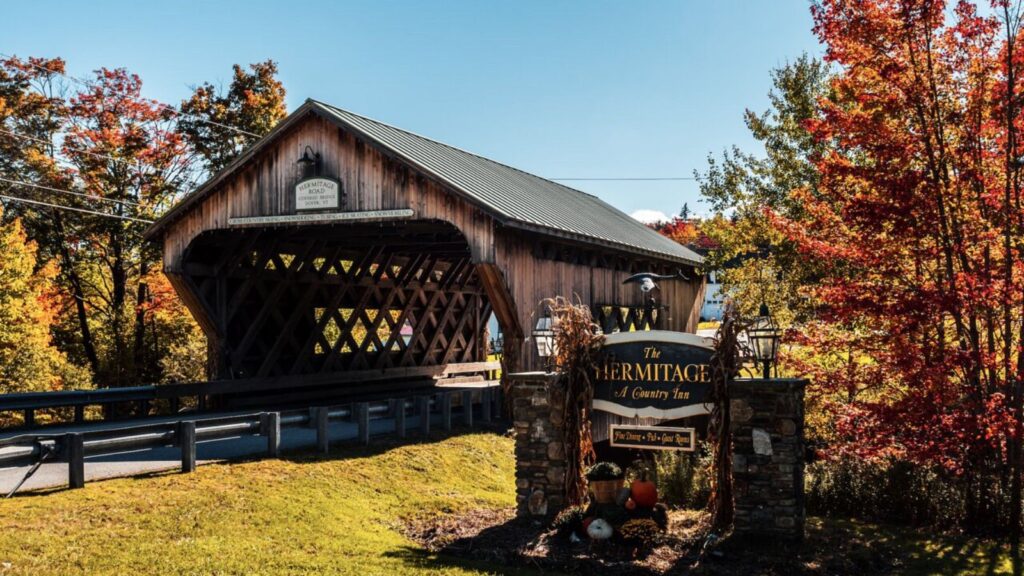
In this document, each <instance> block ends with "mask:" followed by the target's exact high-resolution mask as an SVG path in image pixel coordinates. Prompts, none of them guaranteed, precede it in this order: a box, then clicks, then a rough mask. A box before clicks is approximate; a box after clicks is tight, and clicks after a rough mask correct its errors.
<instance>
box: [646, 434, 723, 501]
mask: <svg viewBox="0 0 1024 576" xmlns="http://www.w3.org/2000/svg"><path fill="white" fill-rule="evenodd" d="M710 469H711V454H710V452H709V451H708V449H707V443H705V442H700V443H698V445H697V450H696V451H694V452H675V451H664V452H658V453H657V454H655V456H654V471H655V474H656V478H657V482H658V494H659V497H660V500H661V501H662V502H664V503H665V504H668V505H669V506H675V507H681V508H704V507H705V506H706V505H707V502H708V496H709V495H710V494H711V477H710V476H709V475H708V471H709V470H710Z"/></svg>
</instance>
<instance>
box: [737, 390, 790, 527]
mask: <svg viewBox="0 0 1024 576" xmlns="http://www.w3.org/2000/svg"><path fill="white" fill-rule="evenodd" d="M806 383H807V382H806V380H789V379H785V380H761V379H740V380H736V381H735V382H733V383H731V384H730V385H729V398H730V401H729V402H730V406H729V417H730V428H731V430H732V442H733V452H732V471H733V474H732V477H733V490H734V497H735V502H736V520H735V527H734V532H735V534H737V535H744V534H749V535H758V536H771V537H776V538H784V539H792V540H799V539H802V538H803V535H804V386H805V385H806Z"/></svg>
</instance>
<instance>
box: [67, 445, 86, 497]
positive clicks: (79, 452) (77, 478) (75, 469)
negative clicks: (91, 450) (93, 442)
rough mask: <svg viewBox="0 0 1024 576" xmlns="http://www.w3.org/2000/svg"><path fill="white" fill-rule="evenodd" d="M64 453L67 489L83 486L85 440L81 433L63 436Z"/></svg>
mask: <svg viewBox="0 0 1024 576" xmlns="http://www.w3.org/2000/svg"><path fill="white" fill-rule="evenodd" d="M64 451H65V453H66V454H67V460H68V487H69V488H82V487H84V486H85V438H84V437H83V436H82V434H81V433H78V432H70V433H68V434H65V435H64Z"/></svg>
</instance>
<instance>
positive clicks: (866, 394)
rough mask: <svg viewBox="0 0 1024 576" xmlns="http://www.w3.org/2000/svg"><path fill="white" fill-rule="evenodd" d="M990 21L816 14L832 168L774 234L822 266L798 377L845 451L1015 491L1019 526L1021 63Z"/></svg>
mask: <svg viewBox="0 0 1024 576" xmlns="http://www.w3.org/2000/svg"><path fill="white" fill-rule="evenodd" d="M993 7H994V9H995V10H994V12H995V14H994V15H991V16H986V15H981V14H979V12H978V10H977V8H976V7H975V6H974V5H973V4H971V3H969V2H960V3H958V4H957V5H956V6H955V9H954V10H953V11H952V13H951V14H952V16H951V18H950V19H949V20H947V16H949V13H947V11H946V5H945V2H942V1H938V0H824V1H823V2H822V3H821V4H819V5H816V6H815V7H814V8H813V9H812V12H813V16H814V21H815V32H816V33H817V35H818V37H819V39H820V40H821V41H822V43H823V44H824V45H825V46H826V49H827V51H826V59H827V60H828V61H829V62H831V63H832V64H833V65H834V66H836V75H835V77H834V80H833V82H832V86H831V88H832V90H831V95H830V96H829V97H828V98H827V100H825V101H823V102H822V103H821V104H822V110H823V113H822V115H821V117H820V118H818V119H816V120H813V121H811V122H809V123H808V126H807V128H808V129H809V130H810V131H811V132H812V133H813V134H814V135H815V136H816V137H817V138H818V139H819V141H821V142H824V143H827V146H826V147H825V149H826V150H827V152H825V153H823V154H821V155H820V157H818V158H816V161H817V168H818V171H819V173H820V177H821V183H820V186H819V187H818V189H817V190H815V191H813V192H812V191H810V190H797V191H795V192H794V195H795V198H796V199H798V200H799V201H801V202H802V204H803V206H804V208H805V214H804V215H803V217H801V218H799V219H785V218H781V217H778V218H777V221H778V224H779V225H780V226H781V227H782V228H783V229H784V230H785V231H786V234H787V236H788V237H789V238H790V239H791V240H792V241H794V242H795V243H796V244H797V246H798V247H799V250H800V251H801V253H802V254H803V255H804V256H805V257H806V258H810V259H814V260H815V261H816V262H818V263H820V264H823V267H822V274H823V278H822V280H821V284H820V285H819V286H818V287H817V289H816V297H817V300H818V301H819V302H820V303H821V306H820V309H819V312H820V315H819V321H818V322H814V323H811V324H809V325H808V326H806V327H805V330H804V331H803V334H802V335H801V336H800V338H801V339H802V342H803V343H805V344H807V345H808V346H811V347H813V348H814V349H815V350H816V351H818V354H817V355H816V356H817V357H816V358H815V359H813V360H808V359H806V358H804V359H802V360H801V359H799V358H797V359H793V362H794V365H795V367H796V368H797V369H800V370H803V371H806V372H807V373H809V374H810V375H811V376H812V377H813V380H814V383H815V384H814V389H813V390H812V400H813V401H814V402H817V403H819V404H820V405H821V406H822V407H823V408H825V409H826V410H827V411H828V412H829V413H830V414H831V415H832V418H831V423H830V428H831V429H830V430H829V433H830V434H831V439H832V442H833V444H832V448H833V452H834V453H836V454H843V453H846V454H850V453H854V454H856V455H858V456H860V457H867V458H879V457H896V458H900V459H906V460H910V461H913V462H917V463H921V464H926V465H936V464H937V465H941V466H942V467H944V468H945V469H946V470H948V471H950V472H951V473H954V474H957V475H960V476H962V477H964V478H966V481H967V482H968V483H975V484H977V488H976V492H977V493H978V494H982V495H985V494H989V495H991V494H994V493H996V492H999V491H1000V490H1001V488H1000V487H1001V486H1006V480H1008V479H1009V480H1011V482H1013V486H1012V493H1011V498H1014V502H1013V504H1012V507H1013V508H1014V509H1015V510H1016V512H1015V513H1014V514H1011V515H1010V516H1012V517H1013V518H1017V519H1019V516H1020V513H1019V510H1020V505H1019V494H1020V485H1019V479H1020V472H1019V470H1020V467H1019V464H1020V460H1019V458H1020V456H1019V454H1020V444H1019V441H1018V440H1019V438H1020V430H1021V424H1020V422H1021V417H1020V410H1019V406H1020V404H1021V388H1020V382H1021V379H1022V378H1024V354H1021V345H1022V342H1024V292H1022V291H1024V282H1022V279H1024V261H1022V255H1024V210H1022V205H1021V200H1022V198H1021V175H1022V174H1021V166H1022V164H1021V161H1020V159H1021V158H1022V155H1024V154H1022V152H1024V150H1022V148H1021V144H1020V142H1019V131H1020V127H1021V124H1022V123H1024V115H1022V114H1021V105H1020V100H1021V77H1022V71H1024V70H1022V64H1024V56H1022V54H1021V52H1020V50H1019V47H1018V42H1019V41H1020V35H1021V34H1020V32H1021V31H1020V16H1019V14H1018V13H1017V10H1016V9H1015V8H1014V7H1012V6H1010V5H1008V3H1006V2H995V3H994V6H993ZM1012 469H1016V471H1017V472H1016V473H1010V472H1008V471H1009V470H1012ZM977 513H985V511H984V510H981V509H979V510H978V511H977ZM1018 521H1019V520H1018ZM1011 522H1013V520H1011Z"/></svg>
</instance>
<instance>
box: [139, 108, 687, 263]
mask: <svg viewBox="0 0 1024 576" xmlns="http://www.w3.org/2000/svg"><path fill="white" fill-rule="evenodd" d="M308 110H313V111H316V112H319V113H320V114H321V115H322V116H324V117H326V118H328V119H329V120H332V121H334V122H335V123H337V124H341V125H342V126H343V127H347V128H348V129H350V130H352V131H354V132H356V133H357V134H359V135H361V136H362V137H363V138H365V139H367V140H369V141H371V142H372V143H375V144H377V145H378V146H380V147H382V148H384V149H385V150H387V151H389V152H391V153H392V154H394V155H395V156H397V157H399V158H400V159H402V160H404V161H405V162H406V163H408V164H410V165H412V166H413V167H415V168H416V169H418V170H420V171H422V172H424V173H426V174H427V175H429V176H432V177H434V178H435V179H437V180H440V181H441V182H443V183H444V184H446V185H447V186H449V187H450V188H452V189H453V190H454V191H456V192H457V193H459V194H461V195H463V196H464V197H465V198H466V199H467V200H469V201H471V202H473V203H474V204H476V205H478V206H479V207H481V208H483V209H484V210H486V211H487V212H489V213H491V214H492V215H493V216H494V217H495V218H496V219H497V220H498V221H499V222H501V223H502V224H503V225H505V226H510V227H518V228H523V229H526V230H531V231H534V232H539V233H547V234H552V235H556V236H562V237H569V238H574V239H577V240H580V241H583V242H591V243H593V242H596V243H599V244H604V245H609V246H612V247H618V248H620V249H624V250H625V251H627V252H634V253H635V252H639V253H642V254H648V255H652V256H658V257H660V258H667V259H670V260H674V261H677V262H681V263H686V264H691V265H699V264H700V263H701V262H702V261H703V258H702V257H701V256H700V255H698V254H697V253H695V252H693V251H692V250H690V249H688V248H686V247H685V246H682V245H680V244H678V243H676V242H674V241H672V240H669V239H668V238H666V237H664V236H662V235H661V234H658V233H657V232H655V231H654V230H652V229H650V228H648V227H647V226H645V225H644V224H642V223H640V222H638V221H636V220H634V219H633V218H631V217H630V216H628V215H627V214H625V213H623V212H621V211H619V210H617V209H615V208H613V207H612V206H610V205H609V204H608V203H607V202H604V201H603V200H601V199H600V198H598V197H597V196H593V195H591V194H587V193H585V192H581V191H579V190H576V189H574V188H570V187H568V186H563V185H561V184H558V183H556V182H552V181H550V180H546V179H544V178H541V177H540V176H535V175H533V174H529V173H527V172H523V171H522V170H518V169H516V168H512V167H511V166H506V165H504V164H501V163H498V162H495V161H493V160H489V159H487V158H484V157H482V156H478V155H476V154H472V153H470V152H466V151H464V150H460V149H458V148H455V147H453V146H449V145H447V144H443V143H441V142H437V141H435V140H431V139H429V138H425V137H423V136H419V135H417V134H413V133H412V132H408V131H405V130H401V129H399V128H395V127H394V126H390V125H388V124H384V123H382V122H378V121H376V120H371V119H369V118H366V117H364V116H360V115H358V114H354V113H352V112H349V111H347V110H342V109H340V108H336V107H334V106H331V105H329V104H325V103H323V102H318V101H315V100H307V101H306V103H305V104H304V105H303V106H302V107H301V108H300V109H299V110H297V111H296V112H294V113H293V114H292V115H291V117H290V118H288V119H286V120H285V121H283V122H281V124H282V125H284V124H291V122H289V120H293V119H295V118H296V117H298V116H301V115H302V114H303V113H305V112H306V111H308ZM279 128H283V126H279ZM278 132H279V130H274V131H273V132H272V133H271V134H268V135H267V136H266V137H265V138H264V139H263V141H261V142H259V143H257V144H255V145H254V146H253V150H250V153H248V154H243V157H242V158H239V159H238V160H237V161H236V162H235V163H233V164H232V165H231V166H229V167H228V168H226V169H225V170H224V171H223V172H222V173H220V174H218V175H217V176H215V177H214V178H212V179H211V181H210V182H208V183H207V184H206V185H204V186H202V187H201V188H200V189H199V190H197V191H196V192H195V193H193V194H192V195H191V196H190V197H189V198H186V199H185V200H183V201H182V202H181V203H179V205H178V206H175V207H174V208H173V209H172V210H170V211H169V212H168V213H167V214H166V215H165V216H164V217H163V218H161V219H160V220H159V221H158V222H157V223H156V224H154V226H153V227H152V230H151V231H150V233H147V236H150V235H152V234H153V233H155V232H156V229H158V228H160V227H162V225H163V223H164V220H165V219H170V218H173V217H174V214H175V213H177V212H179V209H183V208H185V206H183V205H185V204H190V203H191V201H193V198H192V197H193V196H199V195H202V194H203V193H204V192H205V191H206V189H207V188H208V187H212V186H213V185H214V184H216V182H218V181H220V180H222V179H223V178H224V177H225V176H226V175H227V174H228V173H230V172H232V171H233V169H234V168H236V167H237V165H238V164H240V163H241V162H242V161H243V160H245V159H246V158H247V157H251V155H252V152H254V151H255V150H254V149H257V148H260V147H261V144H263V143H264V142H265V141H268V140H270V139H271V138H272V137H273V136H274V135H275V134H276V133H278Z"/></svg>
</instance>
